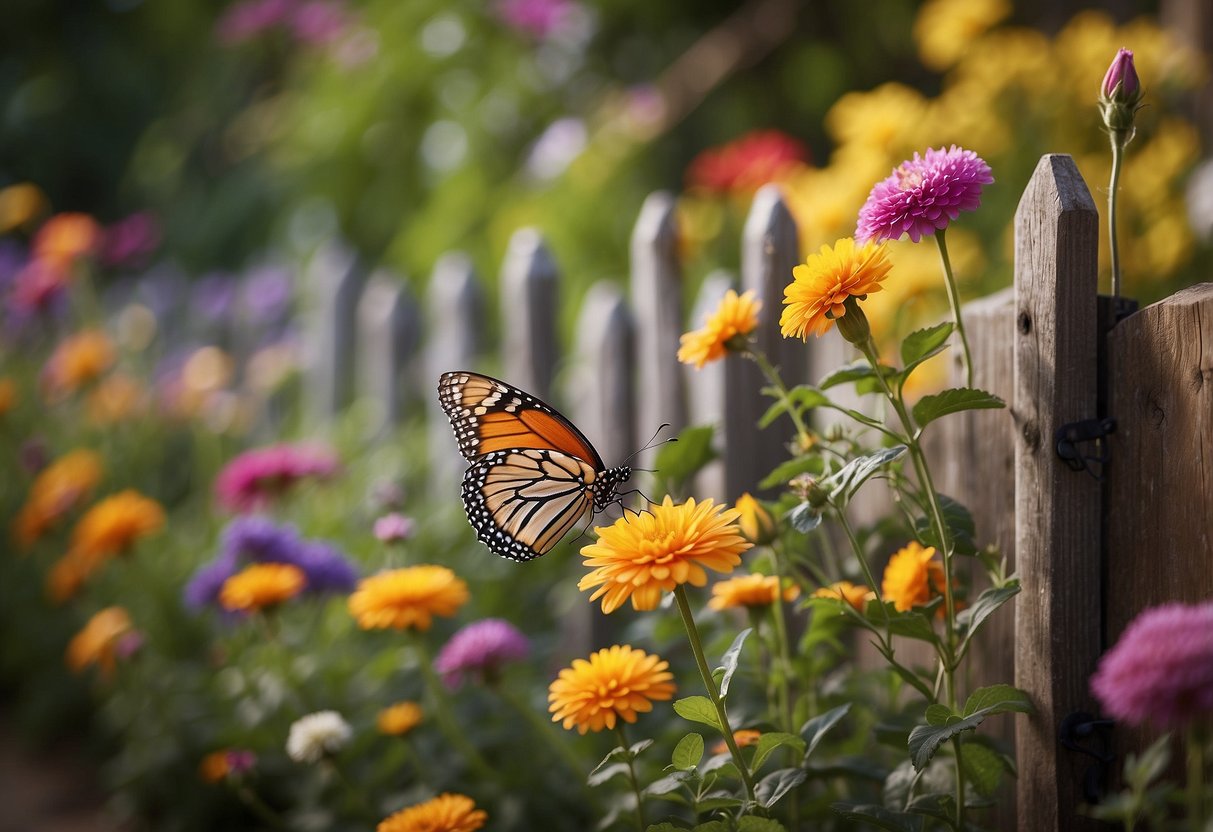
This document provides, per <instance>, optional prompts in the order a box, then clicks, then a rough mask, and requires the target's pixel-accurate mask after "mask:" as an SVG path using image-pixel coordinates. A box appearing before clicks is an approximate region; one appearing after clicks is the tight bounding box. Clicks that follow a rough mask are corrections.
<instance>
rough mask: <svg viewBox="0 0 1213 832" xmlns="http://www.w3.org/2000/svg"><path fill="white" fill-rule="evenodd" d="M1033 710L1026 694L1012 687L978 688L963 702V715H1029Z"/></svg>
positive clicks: (992, 686)
mask: <svg viewBox="0 0 1213 832" xmlns="http://www.w3.org/2000/svg"><path fill="white" fill-rule="evenodd" d="M1034 710H1035V708H1033V707H1032V699H1031V697H1029V696H1028V694H1027V693H1025V692H1024V691H1022V690H1020V689H1019V688H1017V687H1013V686H1012V685H990V686H989V687H984V688H978V689H977V690H975V691H973V692H972V693H971V694H969V698H968V699H967V700H965V707H964V715H965V716H972V715H973V714H982V715H983V716H991V715H993V714H1005V713H1011V712H1015V713H1021V714H1030V713H1032V712H1033V711H1034Z"/></svg>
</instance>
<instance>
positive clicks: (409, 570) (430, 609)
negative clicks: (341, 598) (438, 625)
mask: <svg viewBox="0 0 1213 832" xmlns="http://www.w3.org/2000/svg"><path fill="white" fill-rule="evenodd" d="M467 600H468V585H467V584H466V583H464V582H463V580H461V579H460V578H459V577H458V576H457V575H456V574H455V573H454V572H452V571H451V570H450V569H447V568H446V567H445V566H434V565H430V564H426V565H422V566H409V567H406V568H404V569H392V570H389V571H387V572H381V573H379V574H378V575H372V576H371V577H369V578H363V579H362V581H361V582H359V584H358V589H356V590H355V591H354V594H353V595H351V596H350V600H349V608H350V614H351V615H353V616H354V618H355V619H356V620H357V621H358V626H359V627H361V628H362V629H364V630H379V629H387V628H389V627H390V628H392V629H396V630H404V629H412V630H422V631H425V630H428V629H429V628H430V624H431V623H432V621H433V616H435V615H440V616H443V617H449V616H452V615H454V614H455V613H456V611H458V609H459V608H460V607H461V606H463V605H464V603H466V602H467Z"/></svg>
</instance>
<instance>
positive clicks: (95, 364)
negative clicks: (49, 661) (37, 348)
mask: <svg viewBox="0 0 1213 832" xmlns="http://www.w3.org/2000/svg"><path fill="white" fill-rule="evenodd" d="M115 358H116V353H115V351H114V345H113V342H112V341H110V339H109V336H108V335H106V334H105V333H104V332H102V331H101V330H99V329H86V330H84V331H82V332H78V333H76V334H75V335H70V336H68V337H67V338H65V339H64V340H63V341H61V342H60V343H59V346H57V347H55V351H54V352H53V353H51V357H50V359H49V360H47V362H46V367H45V368H44V369H43V383H44V384H45V385H46V386H47V388H48V389H49V390H50V392H51V393H52V394H55V395H65V394H68V393H72V392H75V391H76V390H79V389H80V388H81V387H83V386H84V385H86V384H88V383H89V382H90V381H92V380H93V379H95V378H97V377H98V376H100V375H101V374H102V373H104V372H105V371H106V370H108V369H109V368H110V365H112V364H113V363H114V359H115Z"/></svg>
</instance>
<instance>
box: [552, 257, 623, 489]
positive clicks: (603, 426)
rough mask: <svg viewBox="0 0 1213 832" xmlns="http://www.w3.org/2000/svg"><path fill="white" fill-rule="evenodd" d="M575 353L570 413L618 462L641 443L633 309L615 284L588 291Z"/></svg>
mask: <svg viewBox="0 0 1213 832" xmlns="http://www.w3.org/2000/svg"><path fill="white" fill-rule="evenodd" d="M576 351H577V352H576V359H575V363H576V366H577V368H578V370H577V372H576V373H574V374H573V375H572V377H571V378H570V379H569V383H568V391H569V396H568V401H569V402H570V404H571V406H570V408H569V413H570V415H571V416H573V419H574V421H575V422H576V423H577V425H578V426H579V427H580V428H581V430H582V431H583V432H584V433H585V435H586V436H588V437H589V438H590V441H591V442H593V443H594V447H595V448H597V449H598V452H599V453H600V454H601V455H602V458H603V460H605V461H606V464H607V465H618V464H620V463H621V462H622V461H623V459H624V458H625V457H626V456H627V455H628V454H630V453H632V452H633V451H635V450H636V447H637V444H636V434H635V430H634V428H635V425H634V423H633V421H632V414H634V413H635V412H636V409H635V386H634V384H633V381H634V378H633V376H634V373H635V362H634V348H633V344H632V313H631V311H630V310H629V309H628V304H627V300H626V299H625V298H624V295H623V291H622V290H621V289H620V288H619V287H618V286H617V285H616V284H614V283H612V282H610V281H606V280H603V281H599V282H598V283H595V284H594V285H593V286H591V287H590V290H589V292H587V293H586V296H585V300H584V301H583V302H582V304H581V316H580V317H579V318H578V319H577V346H576Z"/></svg>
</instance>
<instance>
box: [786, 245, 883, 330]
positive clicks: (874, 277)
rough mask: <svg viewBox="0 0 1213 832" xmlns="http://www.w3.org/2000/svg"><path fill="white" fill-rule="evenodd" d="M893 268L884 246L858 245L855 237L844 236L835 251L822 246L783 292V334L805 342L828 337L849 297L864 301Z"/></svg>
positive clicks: (799, 267) (796, 271)
mask: <svg viewBox="0 0 1213 832" xmlns="http://www.w3.org/2000/svg"><path fill="white" fill-rule="evenodd" d="M890 268H891V266H890V264H889V258H888V255H887V253H886V251H885V247H884V246H883V245H877V244H875V243H867V244H866V245H863V246H856V245H855V240H854V239H853V238H851V237H843V238H842V239H840V240H839V241H838V242H836V243H835V244H834V247H833V248H831V247H830V246H822V247H821V249H820V250H819V251H818V252H817V253H816V254H810V255H809V259H808V261H807V262H805V263H803V264H801V265H799V266H797V267H796V268H794V269H792V278H793V279H792V282H791V283H790V284H788V286H787V287H786V288H785V289H784V293H783V303H784V307H783V315H782V316H781V317H780V318H779V328H780V331H782V332H783V334H784V336H785V337H788V338H793V337H794V338H801V339H804V340H808V337H809V334H810V333H811V334H813V335H817V336H821V335H824V334H825V333H826V332H827V331H828V330H829V328H830V327H831V326H832V325H833V323H834V319H835V318H841V317H842V316H843V315H844V314H845V313H846V307H845V306H844V305H843V304H844V303H846V301H847V299H848V298H852V297H854V298H856V299H858V300H863V298H864V297H865V296H867V295H869V294H872V293H873V292H879V291H880V282H881V281H882V280H884V279H885V278H886V277H887V276H888V274H889V269H890ZM827 315H828V316H829V317H827Z"/></svg>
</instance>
